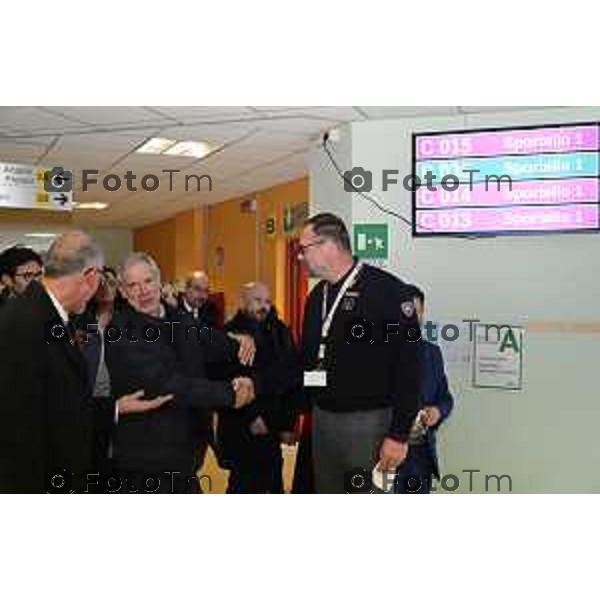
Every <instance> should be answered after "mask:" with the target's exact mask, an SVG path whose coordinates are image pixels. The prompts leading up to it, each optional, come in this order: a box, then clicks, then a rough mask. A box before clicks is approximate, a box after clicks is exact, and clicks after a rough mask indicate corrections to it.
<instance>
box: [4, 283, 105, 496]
mask: <svg viewBox="0 0 600 600" xmlns="http://www.w3.org/2000/svg"><path fill="white" fill-rule="evenodd" d="M56 323H62V321H60V317H59V315H58V312H57V311H56V309H55V308H54V305H53V304H52V301H51V300H50V297H49V296H48V294H47V293H46V291H45V290H44V288H43V287H42V286H41V285H40V284H39V283H37V282H35V281H34V282H32V283H31V284H30V285H29V286H28V288H27V290H26V291H25V293H24V294H23V295H22V296H21V297H20V298H19V299H18V300H15V301H14V302H11V303H9V304H8V305H7V306H5V307H4V308H3V310H2V311H1V312H0V491H1V492H13V493H36V492H37V493H40V492H44V491H45V490H46V487H47V485H48V483H49V481H50V479H51V475H52V473H54V472H56V471H57V470H61V469H65V470H66V471H67V472H68V473H72V474H73V476H74V477H73V480H72V481H71V482H69V481H67V482H66V484H65V486H63V488H62V490H63V491H68V489H69V488H72V489H73V490H74V491H82V490H83V489H84V484H85V482H84V481H83V482H82V480H84V479H85V478H84V476H83V475H84V474H85V473H87V472H89V471H91V470H92V458H93V456H92V455H93V412H92V404H91V399H90V394H89V392H90V386H89V381H88V376H87V370H86V366H85V363H84V361H83V358H82V356H81V353H80V351H79V349H78V348H77V347H76V346H74V345H71V344H70V343H69V342H68V341H57V340H54V339H53V338H52V337H51V336H50V326H51V325H52V324H56ZM49 340H51V341H49ZM63 340H65V337H63Z"/></svg>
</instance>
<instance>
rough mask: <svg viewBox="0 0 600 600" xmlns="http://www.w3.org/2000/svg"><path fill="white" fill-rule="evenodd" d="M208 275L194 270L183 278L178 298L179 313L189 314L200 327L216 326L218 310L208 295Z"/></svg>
mask: <svg viewBox="0 0 600 600" xmlns="http://www.w3.org/2000/svg"><path fill="white" fill-rule="evenodd" d="M208 292H209V286H208V276H207V275H206V273H204V271H194V272H193V273H190V274H189V275H188V276H187V277H186V278H185V289H184V291H183V294H181V297H180V298H179V304H178V310H179V313H180V314H181V313H183V314H189V315H191V316H192V317H193V319H194V321H196V322H197V323H198V325H199V326H200V327H217V325H218V323H219V311H218V309H217V307H216V306H215V305H214V303H213V302H211V301H210V299H209V297H208Z"/></svg>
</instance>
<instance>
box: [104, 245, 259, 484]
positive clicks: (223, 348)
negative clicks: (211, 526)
mask: <svg viewBox="0 0 600 600" xmlns="http://www.w3.org/2000/svg"><path fill="white" fill-rule="evenodd" d="M119 279H120V285H121V291H122V293H123V295H124V296H125V298H126V300H127V302H128V306H127V307H126V308H125V309H124V310H123V311H122V312H121V313H120V314H118V315H117V316H116V317H115V319H114V320H113V323H112V325H111V327H112V329H113V332H112V334H111V333H110V332H109V331H107V342H108V343H107V352H106V359H107V364H108V369H109V372H110V377H111V384H112V386H113V388H114V390H115V391H116V393H117V394H122V393H129V392H131V391H133V390H137V389H143V390H145V391H146V393H152V394H158V395H162V394H173V395H174V401H173V402H172V403H168V404H166V405H165V406H163V407H162V408H161V409H159V410H157V411H154V412H152V413H146V414H144V415H133V416H130V417H124V418H122V419H119V423H118V425H117V428H116V432H115V436H114V443H113V448H114V451H113V457H114V463H115V469H116V471H117V472H118V473H119V474H120V476H121V478H120V483H121V485H122V486H125V489H123V490H122V491H138V492H157V491H158V492H162V493H169V492H181V493H185V492H194V491H197V480H196V478H195V473H194V451H195V446H196V443H197V427H196V424H197V423H198V421H199V420H201V419H202V418H203V411H204V410H205V409H207V408H219V407H233V408H241V407H243V406H245V405H246V404H249V403H250V402H252V401H253V400H254V386H253V382H252V380H251V379H249V378H247V377H238V378H235V379H233V381H231V382H228V381H209V380H208V379H207V378H206V377H205V373H204V368H205V357H206V355H207V354H218V353H221V354H223V355H225V354H226V353H228V352H230V350H231V346H230V340H228V338H226V337H225V336H224V335H223V334H219V333H218V332H212V331H210V330H203V329H200V328H198V327H197V326H195V323H194V321H193V320H192V319H186V318H185V316H183V315H178V317H177V320H169V319H168V316H169V315H168V314H167V312H166V309H165V307H164V306H163V305H162V304H161V301H160V290H161V284H160V270H159V268H158V266H157V264H156V263H155V261H154V260H153V259H152V257H150V256H149V255H147V254H144V253H134V254H132V255H130V256H129V257H127V259H126V260H125V261H124V263H123V265H122V267H121V269H120V273H119ZM111 338H112V340H111ZM231 343H233V342H231Z"/></svg>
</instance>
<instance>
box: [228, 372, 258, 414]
mask: <svg viewBox="0 0 600 600" xmlns="http://www.w3.org/2000/svg"><path fill="white" fill-rule="evenodd" d="M231 384H232V385H233V391H234V393H235V403H234V405H233V407H234V408H243V407H244V406H247V405H248V404H250V403H251V402H254V399H255V398H256V394H255V392H254V382H253V381H252V379H250V378H249V377H236V378H235V379H234V380H233V381H232V382H231Z"/></svg>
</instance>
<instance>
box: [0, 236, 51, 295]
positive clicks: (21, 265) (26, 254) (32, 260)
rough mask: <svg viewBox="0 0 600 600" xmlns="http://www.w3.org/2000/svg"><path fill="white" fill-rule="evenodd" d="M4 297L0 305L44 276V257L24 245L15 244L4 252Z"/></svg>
mask: <svg viewBox="0 0 600 600" xmlns="http://www.w3.org/2000/svg"><path fill="white" fill-rule="evenodd" d="M1 262H2V273H0V277H1V278H2V286H3V291H2V298H0V305H2V304H4V303H5V301H6V300H8V299H10V298H15V297H18V296H20V295H21V294H23V292H25V290H26V289H27V286H28V285H29V284H30V283H31V282H32V281H34V280H39V279H40V278H41V277H42V274H43V271H42V264H43V263H42V258H41V256H40V255H39V254H38V253H37V252H35V251H34V250H32V249H31V248H26V247H24V246H13V247H12V248H9V249H8V250H5V251H4V252H3V253H2V261H1Z"/></svg>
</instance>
